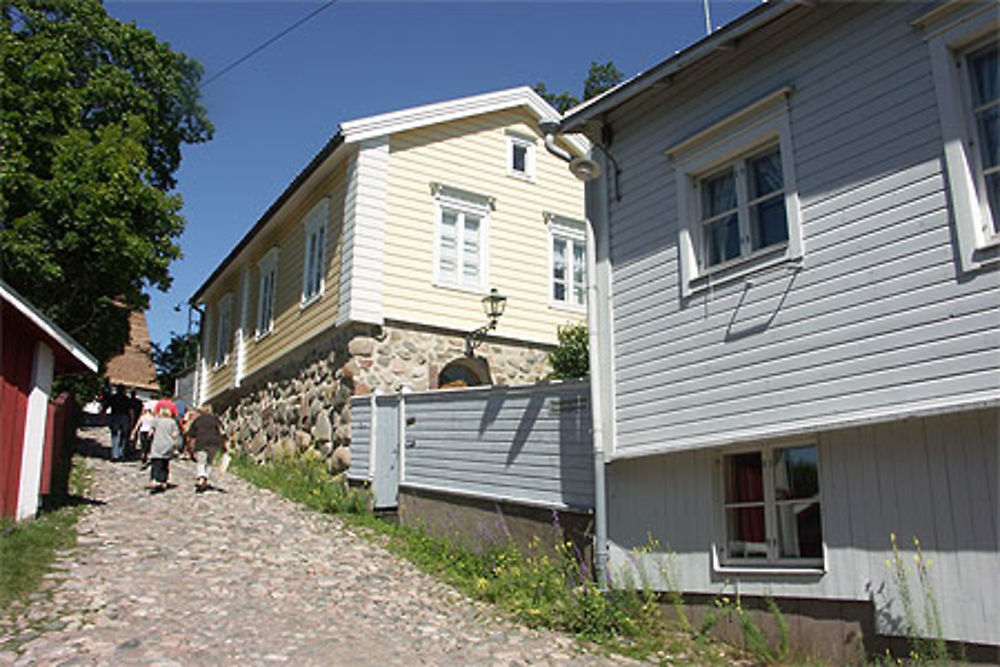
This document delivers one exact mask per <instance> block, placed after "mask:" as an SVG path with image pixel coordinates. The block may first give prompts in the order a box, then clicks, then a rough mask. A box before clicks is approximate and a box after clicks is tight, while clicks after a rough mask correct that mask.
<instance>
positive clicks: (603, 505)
mask: <svg viewBox="0 0 1000 667" xmlns="http://www.w3.org/2000/svg"><path fill="white" fill-rule="evenodd" d="M540 126H541V129H542V131H543V132H544V133H545V148H546V149H547V150H548V151H549V152H550V153H552V154H553V155H555V156H556V157H558V158H560V159H561V160H564V161H566V162H571V161H572V160H573V156H572V155H570V154H569V153H568V152H566V151H565V150H563V149H562V148H560V147H559V146H556V144H555V136H554V134H553V132H554V131H555V130H556V129H557V128H558V123H552V122H543V123H540ZM576 174H577V172H575V171H574V175H576ZM578 178H579V176H578ZM586 193H587V194H586V196H587V213H588V215H587V347H588V352H589V357H590V358H589V362H590V419H591V429H592V431H591V432H592V434H593V441H594V442H593V448H594V449H593V456H594V570H595V572H594V574H595V575H596V577H597V584H598V586H599V587H600V588H601V590H606V589H607V585H608V510H607V496H606V491H605V488H606V485H605V475H604V472H605V471H604V414H603V411H602V409H603V401H602V396H601V387H602V386H603V378H602V377H601V363H600V339H599V330H600V326H599V323H598V313H597V306H598V304H599V303H601V302H600V299H601V298H602V297H601V294H600V291H599V288H598V284H597V247H596V239H597V233H596V232H595V230H594V225H595V222H596V221H595V218H597V220H600V221H606V219H607V215H606V212H607V191H606V188H605V187H604V184H603V183H602V182H600V181H597V182H594V183H593V184H591V183H589V182H588V184H587V188H586Z"/></svg>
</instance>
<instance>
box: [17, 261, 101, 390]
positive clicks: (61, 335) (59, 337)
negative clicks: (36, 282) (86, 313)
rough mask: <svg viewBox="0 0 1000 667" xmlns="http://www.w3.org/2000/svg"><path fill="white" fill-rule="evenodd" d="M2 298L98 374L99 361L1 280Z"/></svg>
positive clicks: (88, 368) (87, 367)
mask: <svg viewBox="0 0 1000 667" xmlns="http://www.w3.org/2000/svg"><path fill="white" fill-rule="evenodd" d="M0 298H2V299H3V300H4V301H6V302H7V303H9V304H10V305H11V307H13V308H14V310H16V311H18V312H19V313H21V314H22V315H24V316H25V317H26V318H28V320H30V321H31V322H32V324H34V325H35V326H37V327H38V328H39V329H41V330H42V332H44V333H45V335H47V336H49V337H50V338H52V339H53V340H54V341H55V342H57V343H59V345H60V346H62V348H63V349H65V350H66V351H67V352H69V353H70V354H72V355H73V357H74V358H75V359H76V360H77V361H79V362H80V363H81V364H83V366H84V367H85V368H86V369H87V370H89V371H91V372H92V373H96V372H97V359H95V358H94V357H93V356H92V355H91V354H90V353H89V352H87V350H85V349H84V348H83V346H82V345H80V344H79V343H78V342H76V341H75V340H73V337H72V336H70V335H69V334H68V333H66V332H65V331H63V330H62V329H61V328H60V327H59V325H57V324H56V323H55V322H53V321H52V320H50V319H49V318H47V317H46V316H45V315H42V314H41V313H40V312H39V311H37V310H35V307H34V306H32V305H31V304H30V303H28V302H27V300H25V298H24V297H22V296H21V295H20V294H18V293H17V292H16V291H15V290H14V288H12V287H11V286H10V285H8V284H7V283H5V282H3V281H2V280H0Z"/></svg>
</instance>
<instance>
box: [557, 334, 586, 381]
mask: <svg viewBox="0 0 1000 667" xmlns="http://www.w3.org/2000/svg"><path fill="white" fill-rule="evenodd" d="M556 338H558V339H559V346H558V347H556V349H554V350H552V351H551V352H549V365H551V366H552V373H551V374H550V375H549V377H551V378H557V379H560V380H573V379H576V378H581V377H584V376H586V375H587V374H588V373H590V352H589V345H588V339H587V325H585V324H566V325H564V326H561V327H559V328H558V329H557V330H556Z"/></svg>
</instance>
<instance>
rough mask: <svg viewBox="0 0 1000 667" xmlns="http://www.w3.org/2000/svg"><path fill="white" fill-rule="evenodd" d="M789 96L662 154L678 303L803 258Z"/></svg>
mask: <svg viewBox="0 0 1000 667" xmlns="http://www.w3.org/2000/svg"><path fill="white" fill-rule="evenodd" d="M791 93H792V89H791V88H788V87H786V88H782V89H779V90H777V91H775V92H773V93H771V94H769V95H767V96H765V97H763V98H761V99H759V100H757V101H756V102H754V103H752V104H750V105H748V106H747V107H744V108H743V109H740V110H738V111H736V112H735V113H732V114H730V115H729V116H727V117H725V118H723V119H722V120H721V121H718V122H717V123H715V124H713V125H711V126H709V127H707V128H705V129H703V130H701V131H699V132H697V133H695V134H694V135H693V136H691V137H689V138H687V139H685V140H684V141H682V142H680V143H678V144H676V145H675V146H672V147H671V148H669V149H667V151H666V154H667V156H668V157H669V158H670V159H671V160H672V161H673V165H674V171H675V179H676V184H677V203H678V210H677V214H678V218H679V236H678V245H679V251H680V252H679V255H680V270H681V281H680V282H681V293H682V295H683V296H685V297H687V296H691V295H692V294H694V293H696V292H698V291H700V290H703V289H707V288H708V287H709V285H711V284H713V283H715V284H718V283H722V282H725V281H726V280H732V279H736V278H739V277H742V276H745V275H747V274H749V273H751V272H755V271H758V270H760V269H763V268H766V267H767V266H770V265H775V264H780V263H784V262H789V261H797V260H799V259H800V258H801V257H802V252H803V246H802V227H801V213H800V208H799V198H798V189H797V186H796V181H795V162H794V160H793V150H792V136H791V123H790V122H789V118H788V97H789V96H790V95H791Z"/></svg>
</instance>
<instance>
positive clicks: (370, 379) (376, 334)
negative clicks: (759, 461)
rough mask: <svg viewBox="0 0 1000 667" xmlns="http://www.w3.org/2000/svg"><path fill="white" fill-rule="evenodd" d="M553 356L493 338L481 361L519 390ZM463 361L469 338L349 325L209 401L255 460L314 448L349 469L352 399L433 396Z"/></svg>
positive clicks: (497, 379)
mask: <svg viewBox="0 0 1000 667" xmlns="http://www.w3.org/2000/svg"><path fill="white" fill-rule="evenodd" d="M549 349H551V348H547V347H542V346H531V345H525V344H521V343H519V342H517V341H505V340H503V339H492V338H491V339H488V340H487V341H486V342H484V343H483V344H482V345H481V346H480V347H479V348H478V349H477V350H476V355H477V356H478V357H481V358H483V359H485V360H486V361H487V363H488V365H489V369H490V373H491V375H492V378H493V382H494V383H495V384H521V383H530V382H534V381H537V380H540V379H542V378H543V377H544V376H545V375H547V374H548V373H549V372H550V370H551V369H550V367H549V365H548V350H549ZM464 355H465V339H464V338H463V336H462V335H461V334H458V333H455V332H450V331H446V330H440V329H433V328H429V327H415V326H410V325H406V324H403V323H392V324H387V325H386V326H383V327H368V326H356V325H352V326H350V327H343V328H340V329H335V330H333V331H331V332H329V333H327V334H323V335H321V336H319V337H317V338H316V339H314V340H313V341H311V342H310V343H309V344H307V345H304V346H302V347H300V348H298V349H296V350H294V351H292V352H291V353H289V354H288V355H286V356H285V357H284V358H282V360H281V361H279V362H277V363H275V364H272V365H271V366H270V367H269V368H267V369H265V370H264V371H260V372H258V373H255V374H254V375H252V376H249V377H247V378H245V379H244V381H243V384H242V386H241V387H239V388H235V389H231V390H229V391H227V392H225V393H223V394H221V395H219V396H216V397H213V398H212V399H211V400H210V402H211V403H212V406H213V408H214V409H215V411H216V414H219V415H221V417H222V420H223V423H224V424H225V425H226V429H227V432H228V433H229V435H230V437H231V438H233V440H234V442H236V444H237V446H238V447H240V448H242V449H244V450H246V451H248V452H250V453H251V454H253V455H254V456H256V457H257V458H258V459H260V460H264V459H267V458H270V457H271V456H274V455H275V454H277V453H279V452H293V451H298V452H303V451H305V450H307V449H310V448H313V449H315V450H317V451H318V452H319V453H320V454H322V455H323V456H324V457H325V458H326V460H327V465H328V467H329V469H330V471H331V472H338V471H340V470H343V469H344V468H346V467H347V466H348V465H350V443H351V415H350V403H349V399H350V397H351V396H353V395H364V394H370V393H371V392H373V391H375V390H381V391H385V392H394V391H398V390H399V389H400V388H401V387H403V386H406V387H409V388H410V389H412V390H413V391H426V390H428V389H436V388H437V379H438V374H439V373H440V372H441V369H443V368H444V367H445V366H446V365H447V364H448V363H449V362H451V361H454V360H456V359H460V358H462V357H464Z"/></svg>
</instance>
